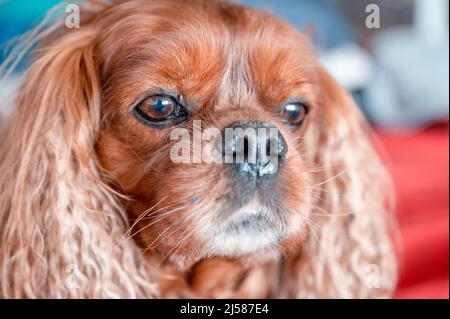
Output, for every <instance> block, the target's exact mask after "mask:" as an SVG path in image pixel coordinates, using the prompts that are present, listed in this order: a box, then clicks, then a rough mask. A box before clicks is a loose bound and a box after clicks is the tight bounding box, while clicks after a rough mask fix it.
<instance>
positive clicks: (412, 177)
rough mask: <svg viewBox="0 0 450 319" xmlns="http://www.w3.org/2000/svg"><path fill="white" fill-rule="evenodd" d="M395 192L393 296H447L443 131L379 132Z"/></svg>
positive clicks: (445, 148)
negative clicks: (398, 237) (397, 233)
mask: <svg viewBox="0 0 450 319" xmlns="http://www.w3.org/2000/svg"><path fill="white" fill-rule="evenodd" d="M379 136H380V138H381V141H382V144H383V145H384V147H385V150H386V151H387V153H388V157H389V160H390V163H388V165H389V166H390V170H391V173H392V176H393V179H394V183H395V187H396V191H397V205H398V222H399V226H400V230H401V234H402V237H403V243H402V245H401V246H402V247H400V248H399V250H400V251H401V255H400V267H401V268H400V271H401V272H400V281H399V285H398V289H397V292H396V294H395V297H396V298H449V277H448V273H449V130H448V124H442V125H436V126H433V127H431V128H428V129H426V130H424V131H422V132H420V133H414V134H408V135H393V134H385V133H381V134H379Z"/></svg>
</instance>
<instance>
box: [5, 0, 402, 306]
mask: <svg viewBox="0 0 450 319" xmlns="http://www.w3.org/2000/svg"><path fill="white" fill-rule="evenodd" d="M80 16H81V26H80V28H73V29H68V28H67V27H65V25H64V21H59V20H58V21H56V22H53V23H52V24H51V25H47V26H46V27H44V28H43V29H42V28H41V29H40V30H38V31H36V30H34V31H33V32H32V34H31V35H32V38H30V39H29V41H28V42H24V43H23V48H22V49H26V48H30V47H34V44H35V43H37V44H38V46H37V48H36V49H35V50H34V53H33V55H32V62H31V63H30V66H29V67H28V69H27V70H26V73H25V75H24V77H23V79H24V80H23V83H22V85H21V86H20V88H19V89H18V93H17V97H16V100H15V107H14V110H13V112H12V114H11V115H10V116H9V118H8V119H6V121H5V123H3V125H2V128H1V136H2V137H1V140H2V143H1V147H0V149H1V153H0V297H4V298H20V297H25V298H49V297H53V298H372V297H374V298H379V297H389V296H390V295H391V294H392V292H393V289H394V288H395V284H396V277H397V275H396V274H397V266H396V258H395V254H394V251H393V245H392V243H391V237H392V236H391V233H392V232H391V225H392V224H393V223H392V220H391V217H389V216H390V215H389V214H388V211H389V202H390V201H389V194H390V191H389V188H388V186H389V179H388V178H387V175H386V173H385V170H384V168H383V165H382V164H381V161H380V159H379V156H378V155H377V153H376V151H375V148H374V147H373V142H372V138H371V134H370V129H369V127H368V125H367V123H366V122H365V120H364V118H363V116H362V114H361V113H360V111H359V110H358V108H357V107H356V105H355V104H354V102H353V101H352V99H351V97H350V95H349V94H348V93H347V92H345V91H344V89H342V88H341V87H340V86H339V85H338V84H337V83H336V81H335V80H334V79H333V78H332V77H330V75H328V74H327V73H326V72H325V71H324V69H323V68H322V67H321V66H320V65H319V63H318V61H317V59H316V58H315V57H314V54H313V50H312V48H311V45H310V44H309V42H308V39H307V38H306V36H304V35H302V34H301V33H299V32H298V31H296V30H295V29H294V28H293V27H291V26H289V25H288V24H287V23H285V22H283V21H281V20H279V19H277V18H275V17H273V16H271V15H269V14H267V13H263V12H260V11H257V10H254V9H250V8H247V7H244V6H241V5H236V4H232V3H229V2H226V1H214V0H193V1H183V0H169V1H159V0H129V1H113V2H112V3H107V2H101V1H92V0H91V1H88V2H87V3H85V4H84V5H83V6H82V7H81V15H80ZM19 56H20V54H19ZM19 58H20V57H17V59H19ZM12 64H15V63H14V61H13V63H12ZM6 73H8V72H6ZM210 128H214V129H215V132H219V133H222V132H226V130H227V129H230V128H231V129H232V130H233V131H232V132H234V130H238V129H240V130H241V132H242V131H244V132H247V130H248V129H250V130H255V131H256V130H257V131H258V134H257V135H252V134H238V133H232V134H231V137H230V136H228V137H230V138H228V139H227V138H226V137H227V136H226V133H225V138H218V136H219V135H220V134H219V135H217V134H216V135H215V137H212V138H211V141H214V143H211V144H210V146H211V145H212V146H213V147H210V148H209V151H208V150H206V151H204V150H202V151H204V153H205V154H206V155H207V156H206V157H208V154H210V155H211V154H212V153H214V154H216V153H220V152H218V150H220V149H222V152H221V153H220V154H221V155H224V154H225V155H231V159H232V160H231V161H224V162H220V161H219V162H218V161H205V160H204V159H203V160H202V159H200V160H196V158H195V156H194V155H193V154H194V152H195V147H196V146H195V143H194V142H195V136H196V134H197V135H198V132H197V133H196V130H197V131H198V129H200V131H201V132H205V131H206V130H208V129H210ZM177 130H178V132H184V133H187V134H185V135H187V138H185V139H184V140H183V141H180V139H174V138H173V136H174V132H176V131H177ZM269 130H271V131H273V130H275V131H276V134H259V132H260V131H261V132H265V133H267V132H268V131H269ZM213 135H214V134H213ZM183 136H184V135H183ZM185 137H186V136H185ZM197 139H198V136H197ZM180 144H181V148H182V149H181V150H182V151H183V152H184V151H185V150H187V155H188V156H187V157H188V159H191V160H190V161H189V160H188V161H181V162H180V161H176V160H174V156H173V155H174V154H175V153H176V154H178V152H175V153H174V148H175V149H176V147H180ZM187 144H188V145H187ZM191 144H192V146H193V147H192V148H189V146H190V145H191ZM185 147H186V148H185ZM205 149H207V148H205ZM185 153H186V152H185ZM176 154H175V155H176ZM255 154H256V155H255ZM274 154H275V155H274ZM185 155H186V154H185ZM191 155H192V156H191ZM197 155H198V154H197ZM253 155H255V156H253ZM264 155H266V156H264ZM238 157H241V159H242V160H241V161H238V160H237V159H238ZM197 159H198V158H197Z"/></svg>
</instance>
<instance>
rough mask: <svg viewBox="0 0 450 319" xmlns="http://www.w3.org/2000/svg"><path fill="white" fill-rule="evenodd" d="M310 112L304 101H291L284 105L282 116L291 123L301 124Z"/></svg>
mask: <svg viewBox="0 0 450 319" xmlns="http://www.w3.org/2000/svg"><path fill="white" fill-rule="evenodd" d="M307 114H308V107H307V106H306V104H305V103H302V102H289V103H286V104H285V105H284V106H283V109H282V111H281V117H282V118H283V120H284V121H285V122H286V123H288V124H290V125H300V124H302V122H303V121H304V120H305V118H306V115H307Z"/></svg>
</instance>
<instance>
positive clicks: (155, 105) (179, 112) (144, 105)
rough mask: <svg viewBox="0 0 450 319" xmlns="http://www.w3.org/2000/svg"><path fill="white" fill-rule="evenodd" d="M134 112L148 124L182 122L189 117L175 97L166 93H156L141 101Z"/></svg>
mask: <svg viewBox="0 0 450 319" xmlns="http://www.w3.org/2000/svg"><path fill="white" fill-rule="evenodd" d="M134 112H135V114H136V115H138V117H139V118H140V119H142V120H144V121H145V122H146V123H147V124H153V125H166V124H170V123H175V124H177V123H180V122H183V121H184V120H185V119H186V118H187V112H186V111H185V109H184V107H183V106H181V105H180V104H179V103H178V102H177V101H176V100H175V98H173V97H171V96H166V95H154V96H150V97H148V98H146V99H145V100H143V101H142V102H140V103H139V104H138V105H137V106H136V107H135V108H134Z"/></svg>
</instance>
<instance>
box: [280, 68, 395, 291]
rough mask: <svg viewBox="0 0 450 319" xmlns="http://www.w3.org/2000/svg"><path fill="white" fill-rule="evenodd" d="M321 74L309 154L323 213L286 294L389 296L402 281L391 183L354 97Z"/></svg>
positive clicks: (293, 263)
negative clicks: (394, 239) (314, 166)
mask: <svg viewBox="0 0 450 319" xmlns="http://www.w3.org/2000/svg"><path fill="white" fill-rule="evenodd" d="M319 74H320V75H319V82H320V84H321V87H322V90H321V96H322V101H321V103H322V104H323V105H322V108H321V110H320V114H319V113H317V114H315V115H314V116H315V119H313V123H311V124H312V126H314V127H308V129H307V133H306V134H307V135H306V137H305V145H306V147H305V149H306V150H308V149H309V150H314V153H311V154H309V160H310V162H311V163H317V164H318V165H319V167H317V172H318V174H317V176H318V177H319V178H318V179H317V184H316V185H315V187H316V189H317V191H318V192H319V193H320V196H319V198H318V201H319V202H318V203H317V205H316V206H320V208H319V207H317V209H316V211H315V212H314V213H313V214H312V216H311V222H310V237H309V239H308V242H307V244H306V246H305V247H304V250H303V251H302V253H301V256H300V257H297V258H296V259H292V260H289V262H288V263H287V265H286V266H287V269H286V271H285V274H286V276H287V277H286V283H288V291H289V293H288V294H289V295H290V296H292V297H316V298H317V297H324V298H328V297H331V298H355V297H356V298H367V297H388V296H390V295H391V294H392V293H393V290H394V288H395V285H396V279H397V278H396V277H397V275H396V274H397V272H396V259H395V257H394V253H393V249H392V245H391V241H390V238H389V235H388V234H389V232H390V229H391V227H390V226H392V220H391V218H392V216H390V217H389V213H388V207H389V203H391V201H390V200H389V199H390V196H391V195H392V193H389V192H390V190H389V187H388V186H389V185H390V182H389V179H388V177H387V174H386V172H385V170H384V168H383V165H382V163H381V161H380V159H379V157H378V155H377V153H376V152H375V150H374V148H373V146H372V141H371V136H370V130H369V129H368V125H367V123H366V122H365V120H364V118H363V116H362V114H361V113H360V112H359V110H358V109H357V107H356V105H355V104H354V102H353V100H352V98H351V97H350V96H349V95H348V94H347V93H346V92H345V91H344V90H343V89H342V88H341V87H340V86H339V85H338V84H337V83H336V82H335V80H334V79H332V78H331V77H330V76H329V75H328V74H327V73H326V72H325V71H322V70H321V71H319ZM308 145H309V146H308ZM391 213H392V212H391ZM294 278H296V279H294Z"/></svg>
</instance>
